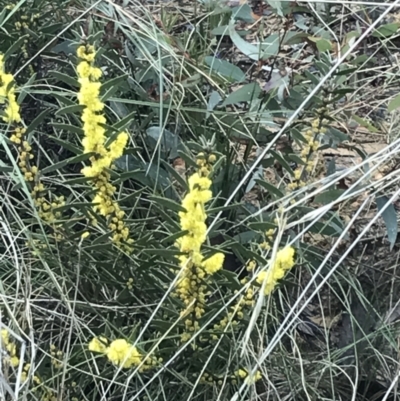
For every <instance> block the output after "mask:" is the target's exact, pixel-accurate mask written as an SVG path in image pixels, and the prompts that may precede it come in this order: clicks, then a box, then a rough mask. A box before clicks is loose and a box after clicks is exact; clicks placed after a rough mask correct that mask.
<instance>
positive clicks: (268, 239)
mask: <svg viewBox="0 0 400 401" xmlns="http://www.w3.org/2000/svg"><path fill="white" fill-rule="evenodd" d="M274 233H275V230H274V229H273V228H270V229H269V230H268V231H266V232H265V241H264V242H262V243H261V244H260V248H261V249H265V250H266V251H268V250H270V249H271V244H272V243H273V242H274Z"/></svg>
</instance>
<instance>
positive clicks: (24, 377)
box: [21, 363, 42, 391]
mask: <svg viewBox="0 0 400 401" xmlns="http://www.w3.org/2000/svg"><path fill="white" fill-rule="evenodd" d="M30 369H31V364H30V363H26V364H25V365H24V368H23V370H22V373H21V381H22V382H25V381H26V380H27V379H28V373H29V370H30ZM32 381H33V383H35V384H36V385H39V384H41V383H42V381H41V380H40V378H39V376H37V375H34V376H33V377H32ZM33 391H35V388H34V389H33Z"/></svg>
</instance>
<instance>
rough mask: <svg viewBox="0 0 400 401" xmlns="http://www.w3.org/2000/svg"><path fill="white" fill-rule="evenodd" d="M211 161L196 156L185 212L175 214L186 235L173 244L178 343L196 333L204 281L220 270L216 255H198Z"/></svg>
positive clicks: (212, 157)
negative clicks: (180, 323) (180, 321)
mask: <svg viewBox="0 0 400 401" xmlns="http://www.w3.org/2000/svg"><path fill="white" fill-rule="evenodd" d="M215 160H216V158H215V155H210V156H209V157H208V158H207V159H206V158H205V157H204V154H203V153H201V154H199V155H198V158H197V165H198V167H199V168H198V170H197V172H195V173H194V174H193V175H192V176H191V177H189V180H188V184H189V191H188V193H187V194H186V196H185V197H184V199H183V200H182V206H183V207H184V209H185V211H182V212H179V218H180V227H181V229H182V230H183V231H187V234H185V235H184V236H182V237H181V238H179V239H178V240H177V246H178V247H179V250H180V251H181V252H183V253H184V255H181V256H180V257H179V262H180V268H181V269H180V271H179V274H180V275H181V276H180V279H179V281H178V283H177V288H176V294H177V295H178V297H179V298H180V299H181V300H182V301H183V303H184V304H185V306H186V308H185V309H184V310H183V311H182V312H181V316H182V317H185V327H186V330H187V331H186V332H185V333H183V335H182V341H187V340H189V339H190V338H191V334H190V333H191V332H195V331H197V330H198V329H199V323H198V320H199V319H200V318H201V317H202V316H203V314H204V312H205V309H204V305H205V298H206V295H207V294H206V288H207V286H206V284H205V283H206V282H205V280H206V279H207V278H208V277H209V276H211V275H213V274H214V273H216V272H217V271H218V270H220V269H221V268H222V265H223V262H224V254H222V253H220V252H218V253H215V254H214V255H212V256H211V257H209V258H207V259H204V256H203V255H202V253H201V246H202V245H203V243H204V242H205V240H206V233H207V225H206V219H207V214H206V211H205V204H206V203H207V202H208V201H210V200H211V198H212V193H211V190H210V187H211V184H212V181H211V179H210V178H209V174H210V172H211V168H212V167H211V163H212V162H215Z"/></svg>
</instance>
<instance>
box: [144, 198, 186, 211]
mask: <svg viewBox="0 0 400 401" xmlns="http://www.w3.org/2000/svg"><path fill="white" fill-rule="evenodd" d="M149 199H150V200H152V201H154V202H156V203H157V204H158V205H161V206H163V207H165V208H167V209H170V210H174V211H175V212H186V210H185V208H184V207H182V206H181V205H180V204H179V203H177V202H174V201H173V200H171V199H166V198H163V197H161V196H150V197H149Z"/></svg>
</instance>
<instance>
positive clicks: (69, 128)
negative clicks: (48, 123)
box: [52, 123, 84, 137]
mask: <svg viewBox="0 0 400 401" xmlns="http://www.w3.org/2000/svg"><path fill="white" fill-rule="evenodd" d="M52 125H53V127H54V128H55V129H59V130H65V131H69V132H73V133H74V134H78V135H79V136H80V137H83V135H84V132H83V129H82V128H80V127H76V126H75V125H70V124H61V123H52Z"/></svg>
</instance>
